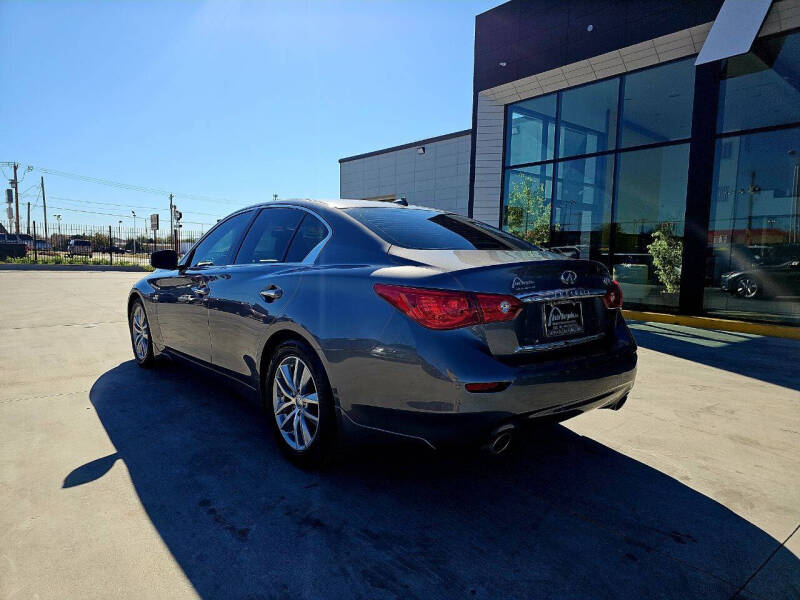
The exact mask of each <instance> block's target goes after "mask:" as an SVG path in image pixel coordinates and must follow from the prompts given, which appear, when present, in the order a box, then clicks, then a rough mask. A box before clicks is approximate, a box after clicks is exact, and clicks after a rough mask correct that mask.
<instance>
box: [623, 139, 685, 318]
mask: <svg viewBox="0 0 800 600" xmlns="http://www.w3.org/2000/svg"><path fill="white" fill-rule="evenodd" d="M617 160H618V161H619V166H618V173H617V202H616V208H615V211H614V213H615V214H614V225H613V228H614V235H615V241H614V260H613V262H614V278H615V279H617V281H619V282H620V284H621V285H622V289H623V293H624V294H625V300H626V302H627V303H631V304H634V305H635V304H641V305H644V306H647V307H675V306H677V304H678V293H679V291H680V272H681V254H682V252H683V222H684V217H685V212H686V184H687V179H688V169H689V145H688V144H681V145H677V146H665V147H661V148H651V149H648V150H639V151H633V152H623V153H621V154H620V155H619V157H618V159H617Z"/></svg>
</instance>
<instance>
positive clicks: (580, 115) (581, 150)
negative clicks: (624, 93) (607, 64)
mask: <svg viewBox="0 0 800 600" xmlns="http://www.w3.org/2000/svg"><path fill="white" fill-rule="evenodd" d="M618 98H619V79H608V80H606V81H600V82H598V83H593V84H591V85H585V86H582V87H579V88H574V89H571V90H566V91H564V92H561V97H560V102H561V112H560V114H559V118H558V126H559V138H558V139H559V141H558V144H559V149H558V155H559V157H565V156H578V155H580V154H591V153H592V152H602V151H604V150H611V149H613V148H614V146H615V145H616V135H617V104H618Z"/></svg>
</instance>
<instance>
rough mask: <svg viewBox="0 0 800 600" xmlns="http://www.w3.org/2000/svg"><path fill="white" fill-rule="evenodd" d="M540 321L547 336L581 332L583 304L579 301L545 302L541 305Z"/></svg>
mask: <svg viewBox="0 0 800 600" xmlns="http://www.w3.org/2000/svg"><path fill="white" fill-rule="evenodd" d="M542 321H543V322H544V334H545V335H546V336H547V337H559V336H564V335H575V334H578V333H583V330H584V328H583V305H582V304H581V303H580V301H572V302H570V301H566V302H564V301H560V302H546V303H545V304H544V305H543V306H542Z"/></svg>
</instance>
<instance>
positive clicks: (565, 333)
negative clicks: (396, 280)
mask: <svg viewBox="0 0 800 600" xmlns="http://www.w3.org/2000/svg"><path fill="white" fill-rule="evenodd" d="M390 253H391V254H393V255H395V256H400V257H403V258H405V259H408V260H411V261H414V262H417V263H420V264H424V265H426V266H429V267H433V268H437V269H441V270H442V271H446V272H448V273H450V275H452V276H453V277H454V278H455V279H456V281H457V282H458V283H459V284H460V285H461V286H462V287H463V289H464V290H467V291H470V292H480V293H492V294H507V295H513V296H515V297H517V298H518V299H520V300H522V301H523V305H524V307H523V310H522V311H521V313H520V315H519V316H518V317H517V318H516V319H514V320H513V321H508V322H501V323H490V324H487V325H483V326H482V329H483V332H484V333H485V336H486V341H487V343H488V345H489V348H490V350H491V351H492V353H493V354H496V355H516V354H523V353H529V352H530V353H538V352H542V351H546V350H549V349H556V348H563V347H565V346H570V345H577V344H579V343H584V342H589V341H593V340H598V339H600V338H602V337H603V336H604V335H605V333H606V332H607V330H608V325H609V323H610V322H611V316H610V315H609V313H610V312H611V311H609V310H608V309H606V308H605V305H604V303H603V300H602V296H603V295H604V294H605V292H606V290H607V289H608V288H609V286H610V284H611V278H610V277H609V275H608V271H607V269H606V268H605V267H604V266H603V265H602V264H600V263H597V262H593V261H588V260H576V259H565V258H564V257H563V256H562V255H557V254H553V253H550V252H546V251H523V250H410V249H405V248H397V247H393V248H392V249H391V250H390Z"/></svg>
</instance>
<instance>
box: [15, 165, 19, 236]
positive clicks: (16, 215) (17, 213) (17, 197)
mask: <svg viewBox="0 0 800 600" xmlns="http://www.w3.org/2000/svg"><path fill="white" fill-rule="evenodd" d="M18 168H19V165H18V164H17V163H14V207H15V208H14V228H15V229H16V231H14V233H16V234H19V181H18V180H17V169H18Z"/></svg>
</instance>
